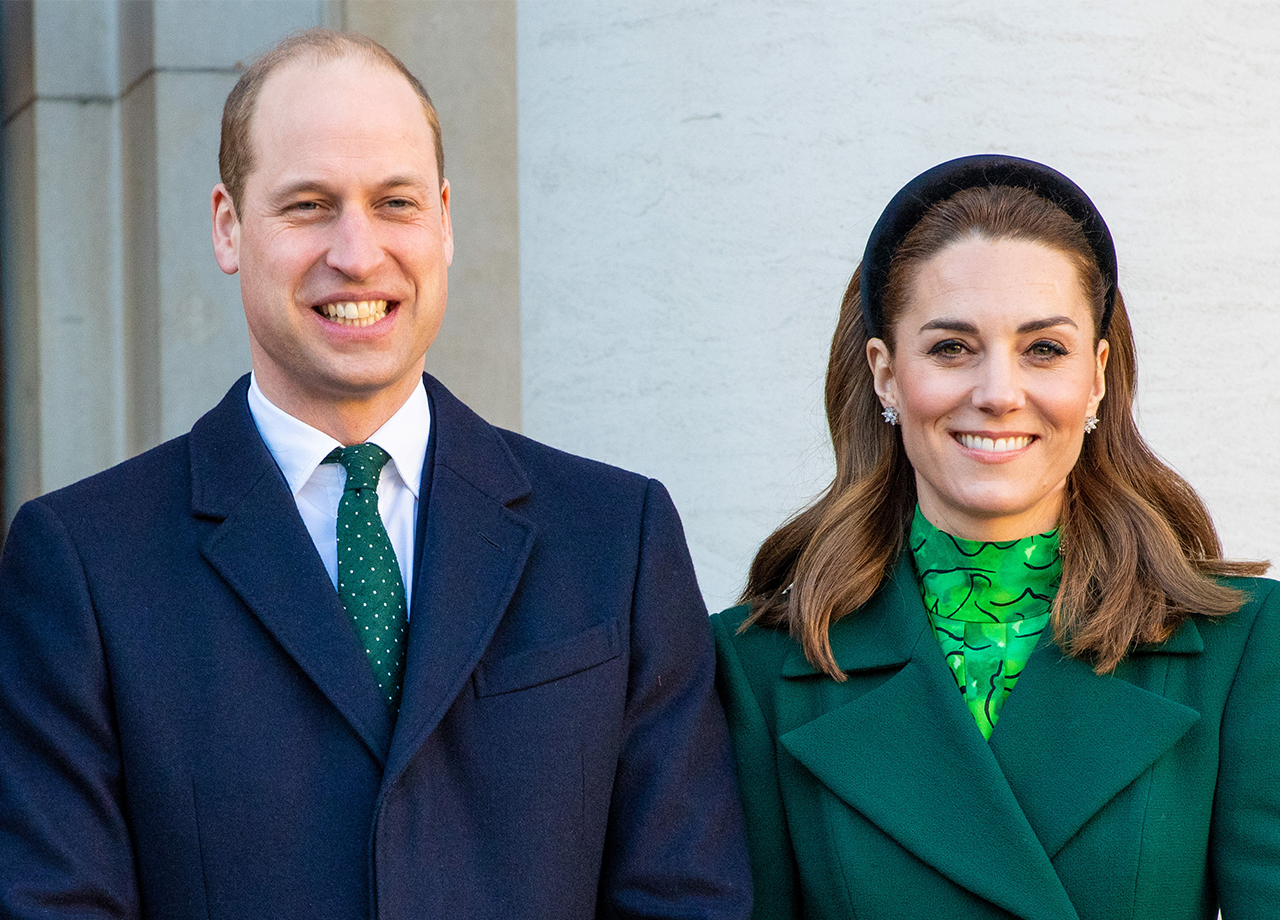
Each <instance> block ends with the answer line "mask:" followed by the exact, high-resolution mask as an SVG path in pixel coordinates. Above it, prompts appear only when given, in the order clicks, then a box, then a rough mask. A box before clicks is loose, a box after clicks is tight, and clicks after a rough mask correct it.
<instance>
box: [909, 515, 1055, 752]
mask: <svg viewBox="0 0 1280 920" xmlns="http://www.w3.org/2000/svg"><path fill="white" fill-rule="evenodd" d="M910 544H911V556H912V559H913V560H914V562H915V569H916V579H917V581H918V582H919V584H920V594H921V595H922V596H923V598H924V606H925V610H927V611H928V613H929V622H930V623H931V624H932V625H933V631H934V634H935V635H936V636H937V638H938V642H939V644H940V645H941V646H942V652H943V654H944V655H945V656H946V659H947V664H948V665H950V667H951V673H952V674H954V675H955V678H956V683H957V684H958V685H959V687H960V692H961V693H963V694H964V698H965V702H966V703H967V704H968V706H969V711H970V712H971V713H973V718H974V721H976V722H977V723H978V729H979V730H980V731H981V732H982V736H983V737H984V738H990V737H991V731H992V729H994V728H995V724H996V720H997V719H998V718H999V717H1000V709H1001V707H1003V706H1004V701H1005V700H1006V699H1007V698H1008V696H1009V693H1010V691H1012V690H1013V685H1014V684H1015V683H1016V682H1017V680H1018V675H1019V674H1021V673H1022V668H1023V666H1024V665H1025V664H1026V663H1027V659H1028V658H1029V657H1031V652H1032V650H1033V649H1034V648H1035V647H1036V641H1037V640H1038V639H1039V637H1040V634H1041V633H1042V632H1043V631H1044V630H1045V628H1046V627H1047V626H1048V625H1049V611H1050V608H1051V607H1052V606H1053V599H1054V597H1055V596H1056V595H1057V593H1058V584H1059V583H1060V581H1061V578H1062V558H1061V557H1060V556H1059V555H1058V532H1057V531H1056V530H1052V531H1049V532H1048V533H1042V534H1037V535H1035V536H1031V537H1026V538H1024V539H1021V540H1015V541H1010V542H1004V543H984V542H981V541H978V540H962V539H960V538H958V537H953V536H951V535H950V534H947V533H943V532H942V531H941V530H938V528H936V527H934V526H933V525H932V524H930V523H929V522H928V521H927V520H925V517H924V515H923V514H921V513H920V509H919V507H917V508H916V514H915V519H914V520H913V521H912V522H911V535H910Z"/></svg>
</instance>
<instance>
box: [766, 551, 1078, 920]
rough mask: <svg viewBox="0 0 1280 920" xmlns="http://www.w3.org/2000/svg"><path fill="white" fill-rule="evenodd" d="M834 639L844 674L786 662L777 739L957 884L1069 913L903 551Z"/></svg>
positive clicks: (1034, 915) (1071, 917)
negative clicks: (950, 664) (826, 674)
mask: <svg viewBox="0 0 1280 920" xmlns="http://www.w3.org/2000/svg"><path fill="white" fill-rule="evenodd" d="M831 639H832V648H833V651H834V652H835V655H836V660H837V662H838V663H839V664H840V666H841V668H842V669H844V670H845V671H846V672H847V673H848V674H849V680H848V681H846V682H845V683H843V684H835V683H833V682H832V681H830V680H828V679H826V678H823V677H820V676H817V675H816V674H815V672H814V670H813V669H812V668H811V667H810V666H809V665H808V663H807V662H806V661H804V659H803V657H802V656H800V655H799V654H798V653H797V654H796V655H794V656H793V657H792V658H791V659H790V660H789V661H788V662H787V664H786V666H785V667H784V671H783V675H784V678H787V679H786V680H784V684H785V685H786V686H784V687H781V688H779V693H780V694H782V693H785V694H786V695H787V699H786V700H785V701H784V700H782V699H781V698H780V700H779V710H780V712H784V713H786V712H790V713H795V714H796V715H798V716H800V719H799V720H798V722H797V724H792V725H781V724H780V725H779V726H778V731H779V741H780V743H781V745H782V746H783V748H784V749H785V750H787V751H788V752H789V753H790V754H791V755H792V756H793V757H795V758H796V760H798V761H799V762H800V763H801V764H803V765H804V766H805V767H806V768H807V769H808V770H809V771H810V772H812V773H813V775H814V776H815V777H817V778H818V779H819V780H820V781H821V782H822V783H823V784H824V785H825V786H826V787H827V788H828V789H830V790H831V791H832V792H833V793H834V794H835V795H837V796H839V797H840V798H841V799H842V800H843V801H844V802H846V803H847V804H848V805H849V806H851V807H852V808H854V809H855V810H857V811H858V812H859V813H860V814H862V815H863V816H864V817H866V818H867V819H868V820H869V821H871V822H872V823H874V824H875V825H876V826H877V827H879V828H880V829H881V830H882V831H884V833H886V834H888V835H889V836H890V837H892V838H893V839H894V840H896V841H897V842H898V843H899V844H900V845H901V846H902V847H904V848H905V849H907V850H909V851H910V852H911V853H913V854H915V856H916V857H918V858H919V859H921V860H922V861H923V862H925V863H927V864H928V865H930V866H932V867H933V868H934V869H935V870H936V871H938V872H940V873H941V874H943V875H944V876H946V877H947V878H949V879H951V880H952V881H953V882H955V883H956V884H958V885H960V886H962V887H964V888H966V889H967V890H969V891H971V892H973V893H974V894H976V895H978V896H979V897H982V898H984V899H986V900H988V901H990V902H991V903H993V904H995V905H997V906H999V907H1000V908H1002V909H1004V910H1006V911H1008V912H1009V913H1011V914H1014V915H1015V916H1018V917H1024V918H1027V920H1077V916H1078V915H1077V913H1076V911H1075V909H1074V907H1073V906H1072V904H1071V901H1070V899H1069V898H1068V896H1067V893H1066V890H1065V889H1064V888H1063V886H1062V882H1061V880H1060V879H1059V878H1058V875H1057V873H1056V872H1055V871H1054V869H1053V866H1052V864H1051V863H1050V861H1049V857H1048V855H1047V854H1046V853H1045V850H1044V847H1043V846H1042V845H1041V843H1040V841H1039V839H1038V838H1037V836H1036V833H1035V831H1034V829H1033V828H1032V826H1031V824H1030V823H1029V822H1028V820H1027V817H1026V815H1024V813H1023V810H1022V807H1021V806H1020V804H1019V802H1018V800H1017V799H1016V798H1015V796H1014V794H1013V791H1012V790H1011V789H1010V786H1009V783H1008V781H1007V780H1006V779H1005V777H1004V774H1003V773H1002V771H1001V769H1000V765H999V764H998V762H997V761H996V758H995V756H994V755H993V753H992V750H991V748H990V747H988V745H987V743H986V742H985V741H984V740H983V738H982V735H981V733H980V732H979V731H978V729H977V726H976V725H974V723H973V716H972V715H970V713H969V711H968V709H967V708H966V707H965V705H964V701H963V698H962V697H961V695H960V692H959V690H958V689H957V688H956V684H955V679H954V678H953V677H952V676H951V672H950V670H948V668H947V666H946V663H945V662H944V661H943V658H942V653H941V651H940V650H939V648H938V646H937V642H936V640H935V639H934V637H933V635H932V633H931V632H930V631H929V629H928V619H927V617H926V614H925V611H924V606H923V604H922V603H921V601H920V594H919V591H918V589H917V587H916V584H915V576H914V574H913V573H912V571H911V563H910V560H909V558H907V557H905V556H904V558H903V559H902V561H901V562H900V563H899V565H898V568H897V570H896V571H895V573H894V575H893V577H892V578H891V579H890V580H889V581H888V582H887V583H886V584H885V585H884V587H882V588H881V590H880V591H879V592H878V593H877V594H876V596H875V597H874V598H873V599H872V600H871V601H870V602H869V603H868V604H867V605H866V607H864V608H863V609H862V610H861V611H859V612H858V613H857V614H855V615H853V616H850V617H846V618H844V619H843V620H841V621H839V622H838V623H837V624H836V626H835V627H833V629H832V632H831ZM886 669H889V670H893V669H896V673H893V674H892V676H889V677H888V678H887V679H886V678H885V671H886ZM1021 689H1022V688H1021V686H1019V688H1018V689H1017V690H1015V691H1014V694H1013V696H1014V697H1016V696H1017V694H1018V692H1019V691H1020V690H1021ZM998 731H999V728H997V732H998ZM840 845H843V846H848V847H850V848H856V847H857V845H858V843H857V841H856V840H844V841H841V842H840Z"/></svg>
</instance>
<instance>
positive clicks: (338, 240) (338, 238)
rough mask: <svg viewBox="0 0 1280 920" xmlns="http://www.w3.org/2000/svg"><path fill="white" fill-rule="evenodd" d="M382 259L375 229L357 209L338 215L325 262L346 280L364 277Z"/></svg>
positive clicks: (380, 262)
mask: <svg viewBox="0 0 1280 920" xmlns="http://www.w3.org/2000/svg"><path fill="white" fill-rule="evenodd" d="M384 257H385V252H384V251H383V248H382V241H381V240H380V239H379V237H378V232H377V227H376V225H375V224H374V222H373V221H372V220H371V219H370V217H369V215H368V214H365V213H364V212H363V211H362V210H360V209H358V208H348V209H345V210H344V211H343V212H342V216H341V217H339V218H338V221H337V223H336V224H334V228H333V239H332V241H331V242H330V245H329V252H328V255H327V257H326V262H327V264H328V265H329V267H330V268H332V269H334V270H336V271H339V272H341V273H342V274H344V275H346V276H347V277H348V278H353V279H362V278H368V277H369V275H370V274H372V273H373V271H374V269H376V268H377V267H378V266H379V265H380V264H382V260H383V258H384Z"/></svg>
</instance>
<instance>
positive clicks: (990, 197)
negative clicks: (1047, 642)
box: [742, 187, 1267, 680]
mask: <svg viewBox="0 0 1280 920" xmlns="http://www.w3.org/2000/svg"><path fill="white" fill-rule="evenodd" d="M974 237H976V238H980V239H990V240H999V239H1023V240H1030V241H1033V242H1038V243H1042V244H1043V245H1046V246H1049V247H1050V248H1052V249H1055V250H1057V251H1059V252H1062V253H1063V254H1064V255H1066V256H1067V257H1068V258H1069V259H1071V260H1072V262H1073V263H1074V264H1075V265H1076V267H1077V269H1078V271H1079V273H1080V281H1081V286H1082V289H1083V291H1084V293H1085V296H1086V297H1087V299H1088V300H1089V302H1090V304H1091V307H1092V311H1093V320H1094V326H1095V328H1096V327H1097V324H1098V322H1099V320H1100V317H1101V315H1102V306H1103V302H1104V298H1105V295H1106V287H1105V284H1104V282H1103V280H1102V275H1101V272H1099V270H1098V266H1097V263H1096V262H1095V261H1094V258H1093V255H1092V252H1091V250H1090V248H1089V245H1088V242H1087V240H1086V239H1085V237H1084V234H1083V233H1082V232H1081V230H1080V228H1079V226H1078V225H1077V224H1076V223H1075V222H1074V221H1072V220H1071V218H1070V217H1068V216H1067V215H1066V214H1065V213H1064V212H1063V211H1061V210H1059V209H1058V208H1057V207H1056V206H1055V205H1053V204H1051V203H1050V202H1048V201H1046V200H1045V199H1042V198H1040V197H1038V196H1036V195H1035V194H1033V193H1031V192H1028V191H1025V190H1022V189H1013V188H1005V187H988V188H976V189H968V190H966V191H963V192H960V193H959V194H957V195H955V196H953V197H952V198H949V199H947V200H946V201H944V202H942V203H940V204H938V205H936V206H934V207H933V208H932V209H931V210H930V211H929V212H928V213H927V214H926V215H925V216H924V218H922V219H921V221H920V223H919V224H917V225H916V227H915V228H913V229H912V231H911V232H910V233H909V234H908V235H907V237H906V238H905V239H904V240H903V243H902V245H901V246H900V247H899V248H898V251H897V252H896V253H895V254H894V257H893V260H892V262H891V263H890V271H889V282H888V285H887V288H886V291H885V305H884V317H883V322H882V326H883V328H884V329H885V330H886V334H887V336H888V338H887V339H886V345H888V347H889V349H890V352H891V353H892V349H893V341H892V340H891V339H892V330H893V329H894V326H895V323H896V319H897V317H898V316H899V315H901V312H902V310H903V308H904V307H905V304H906V301H907V298H908V297H909V296H910V289H911V283H912V281H913V280H914V278H915V276H916V274H917V273H918V270H919V267H920V266H921V264H922V263H924V262H925V261H927V260H928V259H929V258H931V257H932V256H934V255H936V254H937V253H938V252H940V251H941V250H942V249H944V248H945V247H947V246H948V245H950V244H952V243H954V242H956V241H958V240H960V239H963V238H974ZM860 272H861V268H859V270H858V271H855V272H854V274H853V279H852V280H851V281H850V282H849V287H848V289H847V290H846V291H845V295H844V300H843V302H842V303H841V307H840V319H839V322H838V323H837V325H836V333H835V336H834V338H833V339H832V341H831V359H830V362H829V364H828V366H827V384H826V410H827V425H828V427H829V428H830V431H831V442H832V446H833V447H834V449H835V456H836V475H835V480H834V481H833V482H832V483H831V485H830V486H829V487H828V488H827V489H826V491H825V492H824V493H823V494H822V495H821V496H820V497H819V498H818V499H817V501H815V502H814V503H813V504H812V505H810V506H809V507H807V508H805V509H803V510H802V511H800V512H799V513H798V514H796V515H795V516H794V517H792V518H791V519H790V520H788V521H787V522H786V523H784V524H783V525H782V526H781V527H779V528H778V529H777V530H776V531H774V532H773V534H772V535H770V536H769V538H768V539H767V540H765V541H764V544H763V545H762V546H761V547H760V550H759V552H758V553H756V557H755V560H754V561H753V562H752V564H751V571H750V574H749V575H748V579H747V587H746V590H745V591H743V594H742V600H743V601H744V602H746V603H749V604H751V607H752V612H751V616H750V618H749V619H748V621H747V624H746V626H750V625H751V624H753V623H759V624H761V625H765V626H773V627H782V626H785V627H787V628H788V629H789V630H790V632H791V634H792V635H794V636H795V637H796V639H797V640H798V641H799V642H800V644H801V646H802V647H803V648H804V652H805V655H806V656H807V657H808V659H809V661H810V662H811V663H812V664H813V665H814V666H815V667H817V668H820V669H821V670H822V671H824V672H826V673H827V674H829V675H830V676H831V677H832V678H834V679H835V680H844V674H843V672H842V671H841V670H840V668H839V666H838V665H837V664H836V661H835V658H834V656H833V655H832V653H831V643H830V640H829V638H828V632H829V630H830V628H831V624H832V623H834V622H835V621H836V620H838V619H840V618H841V617H842V616H846V615H848V614H850V613H855V612H856V611H857V609H858V608H859V607H861V606H862V605H863V604H865V603H866V602H867V601H868V600H870V599H871V596H872V595H873V594H874V593H875V592H876V590H877V589H878V588H879V587H880V585H881V584H882V583H883V582H884V580H885V578H886V577H887V575H888V573H889V571H890V570H891V568H892V567H893V565H894V564H895V562H896V561H897V559H898V557H899V555H900V554H901V553H902V552H903V548H904V545H905V543H906V535H907V530H908V527H909V526H910V522H911V516H912V514H913V512H914V509H915V504H916V486H915V473H914V471H913V470H912V468H911V464H910V462H909V461H908V460H907V455H906V452H905V450H904V449H903V446H902V439H901V437H899V435H898V429H897V428H894V427H891V426H889V425H886V424H885V423H884V421H883V420H882V419H881V418H880V410H881V406H880V401H879V399H878V397H877V396H876V392H875V388H874V386H873V381H872V375H871V368H870V366H869V364H868V362H867V331H866V328H865V326H864V324H863V320H862V304H861V299H860V296H859V282H860V280H861V279H860ZM1105 338H1106V340H1107V342H1108V343H1109V344H1110V348H1111V354H1110V360H1109V361H1108V362H1107V367H1106V372H1105V379H1106V396H1105V397H1104V399H1103V401H1102V406H1101V408H1100V410H1099V424H1098V428H1097V430H1096V431H1094V432H1093V433H1092V434H1090V435H1088V436H1086V438H1085V441H1084V447H1083V449H1082V451H1081V453H1080V458H1079V460H1078V461H1077V462H1076V465H1075V467H1074V468H1073V469H1072V471H1071V473H1070V474H1069V475H1068V477H1067V486H1066V494H1065V496H1064V499H1063V506H1062V512H1061V516H1060V518H1059V521H1058V528H1059V534H1060V535H1061V552H1062V585H1061V587H1060V588H1059V590H1058V596H1057V598H1056V599H1055V600H1054V605H1053V617H1052V623H1053V631H1054V637H1055V638H1056V639H1057V641H1058V644H1059V645H1060V646H1061V647H1062V648H1063V650H1064V651H1066V652H1067V653H1068V654H1070V655H1072V656H1074V657H1078V658H1084V659H1086V660H1088V661H1090V662H1091V663H1092V664H1093V666H1094V668H1095V669H1096V670H1097V671H1098V672H1099V673H1108V672H1110V671H1112V670H1114V669H1115V667H1116V665H1117V664H1119V663H1120V661H1121V660H1122V659H1123V658H1124V656H1125V655H1126V654H1127V653H1128V652H1129V651H1130V650H1131V649H1133V648H1134V646H1136V645H1140V644H1143V643H1152V642H1162V641H1164V640H1165V639H1167V638H1169V636H1170V635H1172V633H1173V632H1174V630H1176V629H1177V628H1178V626H1179V625H1181V624H1182V622H1183V621H1184V620H1186V619H1187V617H1188V616H1190V615H1191V614H1192V613H1198V614H1203V615H1207V616H1221V615H1223V614H1227V613H1231V612H1233V611H1235V610H1237V609H1239V607H1240V605H1241V603H1242V598H1241V596H1240V593H1239V592H1238V591H1235V590H1233V589H1231V588H1228V587H1225V586H1223V585H1221V584H1219V583H1218V582H1217V581H1216V580H1215V576H1219V575H1260V574H1262V572H1264V571H1266V569H1267V564H1266V563H1261V562H1231V561H1228V560H1225V559H1223V558H1222V546H1221V544H1220V543H1219V541H1218V535H1217V532H1216V531H1215V530H1214V527H1213V521H1212V520H1211V519H1210V517H1209V512H1208V510H1207V509H1206V508H1205V506H1204V503H1203V502H1202V501H1201V500H1200V497H1199V496H1198V495H1196V493H1195V491H1194V490H1193V489H1192V488H1191V486H1190V485H1188V484H1187V482H1186V481H1185V480H1183V479H1182V477H1180V476H1179V475H1178V474H1177V473H1175V472H1174V471H1173V470H1171V469H1170V468H1169V467H1167V466H1166V465H1165V464H1163V463H1161V462H1160V460H1159V458H1157V457H1156V455H1155V454H1154V453H1152V451H1151V448H1149V447H1148V446H1147V444H1146V442H1145V441H1144V440H1143V439H1142V435H1140V434H1139V433H1138V428H1137V425H1136V424H1135V422H1134V419H1133V399H1134V391H1135V386H1136V383H1137V364H1136V360H1135V355H1134V347H1133V332H1132V329H1131V327H1130V325H1129V317H1128V314H1127V313H1126V311H1125V307H1124V299H1123V298H1122V297H1121V296H1120V293H1119V292H1118V291H1117V292H1116V301H1115V312H1114V313H1113V315H1112V318H1111V323H1110V326H1109V327H1108V329H1107V331H1106V335H1105ZM746 626H744V628H746Z"/></svg>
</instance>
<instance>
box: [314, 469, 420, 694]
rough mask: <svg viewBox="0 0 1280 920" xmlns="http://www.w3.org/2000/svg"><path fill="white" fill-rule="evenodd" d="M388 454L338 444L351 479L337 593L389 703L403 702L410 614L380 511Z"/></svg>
mask: <svg viewBox="0 0 1280 920" xmlns="http://www.w3.org/2000/svg"><path fill="white" fill-rule="evenodd" d="M390 459H391V458H390V456H389V455H388V454H387V452H386V451H385V450H383V449H382V448H381V447H379V446H378V445H376V444H354V445H352V446H351V447H347V448H334V450H333V452H332V453H330V454H329V456H327V457H325V459H324V462H325V463H341V464H342V465H343V466H344V467H345V468H346V470H347V484H346V487H345V488H344V489H343V491H342V500H341V501H340V502H339V503H338V597H339V598H341V599H342V605H343V606H344V607H346V608H347V614H348V615H349V616H350V617H351V622H352V623H354V624H355V627H356V633H357V635H359V636H360V641H361V643H362V644H363V645H364V650H365V653H366V654H367V655H368V656H369V664H370V665H371V666H372V667H373V676H374V678H375V679H376V680H377V682H378V687H379V688H380V689H381V691H382V695H383V699H384V700H385V701H386V703H387V705H388V706H389V707H390V708H391V709H392V710H396V709H398V708H399V706H400V688H401V682H402V680H403V678H404V640H405V634H406V632H407V631H408V620H409V618H408V614H407V607H406V606H405V599H404V582H403V581H401V579H400V566H399V564H398V563H397V562H396V553H395V550H394V549H392V547H391V538H390V537H388V536H387V528H386V527H384V526H383V524H382V515H381V514H379V513H378V479H379V478H380V477H381V475H382V468H383V467H384V466H386V464H387V461H388V460H390Z"/></svg>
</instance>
